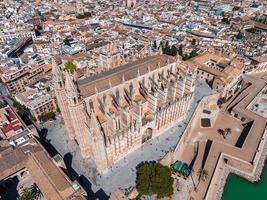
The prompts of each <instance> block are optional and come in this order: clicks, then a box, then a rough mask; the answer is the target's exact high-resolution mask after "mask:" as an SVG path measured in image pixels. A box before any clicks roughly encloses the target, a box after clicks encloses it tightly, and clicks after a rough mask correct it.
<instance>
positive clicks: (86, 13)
mask: <svg viewBox="0 0 267 200" xmlns="http://www.w3.org/2000/svg"><path fill="white" fill-rule="evenodd" d="M91 16H92V14H91V13H90V12H84V13H83V14H79V15H77V16H76V18H77V19H84V18H87V17H91Z"/></svg>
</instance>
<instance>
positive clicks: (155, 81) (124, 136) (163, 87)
mask: <svg viewBox="0 0 267 200" xmlns="http://www.w3.org/2000/svg"><path fill="white" fill-rule="evenodd" d="M61 68H62V66H58V65H57V64H56V62H54V63H53V75H54V81H55V93H56V96H57V102H58V105H59V108H60V110H61V113H62V115H63V118H64V121H65V125H66V128H67V132H68V135H69V136H68V137H69V138H70V139H75V140H76V141H77V142H78V143H79V147H80V151H81V153H82V155H83V157H86V158H91V159H92V160H94V162H95V164H96V168H97V169H98V170H99V171H100V172H102V173H103V172H105V171H106V170H107V169H108V168H109V167H111V166H112V164H113V163H115V162H116V161H117V160H119V159H121V158H123V157H124V156H125V155H126V154H128V153H129V152H131V151H133V150H134V149H136V148H139V147H141V145H142V143H144V142H145V141H147V140H149V139H151V138H154V137H156V136H158V135H159V134H161V133H162V130H164V129H166V128H167V127H171V126H173V125H174V124H175V123H177V122H178V121H180V120H181V119H183V118H184V117H185V116H186V111H187V108H188V106H189V104H190V100H191V97H192V92H193V91H194V80H195V77H194V76H193V75H192V74H190V73H189V72H188V71H187V70H181V69H180V67H179V61H177V60H176V59H174V58H173V57H170V56H167V55H156V56H150V57H146V58H143V59H140V60H137V61H134V62H132V63H129V64H126V65H122V66H120V67H117V68H115V69H112V70H108V71H105V72H103V73H102V74H98V75H95V76H92V77H88V78H84V79H81V80H77V81H74V80H73V77H72V75H71V74H70V73H67V72H64V71H63V70H62V69H61Z"/></svg>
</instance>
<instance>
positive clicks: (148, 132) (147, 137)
mask: <svg viewBox="0 0 267 200" xmlns="http://www.w3.org/2000/svg"><path fill="white" fill-rule="evenodd" d="M152 132H153V131H152V128H147V129H146V131H145V132H144V134H143V136H142V143H144V142H146V141H147V140H150V139H151V138H152Z"/></svg>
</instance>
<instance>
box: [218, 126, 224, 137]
mask: <svg viewBox="0 0 267 200" xmlns="http://www.w3.org/2000/svg"><path fill="white" fill-rule="evenodd" d="M217 132H218V133H219V135H222V136H223V137H224V136H225V133H224V130H223V129H220V128H219V129H218V130H217Z"/></svg>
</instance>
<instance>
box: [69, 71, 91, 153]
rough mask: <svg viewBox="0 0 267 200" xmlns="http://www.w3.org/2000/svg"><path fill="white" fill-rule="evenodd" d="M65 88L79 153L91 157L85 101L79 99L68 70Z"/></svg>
mask: <svg viewBox="0 0 267 200" xmlns="http://www.w3.org/2000/svg"><path fill="white" fill-rule="evenodd" d="M65 90H66V94H67V97H68V100H67V101H68V105H69V112H70V118H71V123H72V125H73V129H74V133H75V139H76V141H77V142H78V144H79V147H80V151H81V154H82V156H83V157H84V158H90V157H91V144H90V142H91V140H92V138H90V135H89V129H88V127H87V126H86V124H88V121H89V116H88V114H87V112H86V107H85V102H84V101H83V100H82V99H80V96H79V93H78V90H77V86H76V85H75V83H74V81H73V77H72V75H71V74H70V73H69V72H65Z"/></svg>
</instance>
